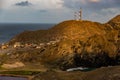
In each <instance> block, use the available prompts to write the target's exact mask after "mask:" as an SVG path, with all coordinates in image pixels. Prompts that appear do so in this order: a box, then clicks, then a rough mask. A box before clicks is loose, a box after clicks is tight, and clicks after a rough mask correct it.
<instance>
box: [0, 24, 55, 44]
mask: <svg viewBox="0 0 120 80" xmlns="http://www.w3.org/2000/svg"><path fill="white" fill-rule="evenodd" d="M54 25H55V24H32V23H30V24H28V23H0V44H1V43H4V42H7V41H9V40H10V39H11V38H13V37H14V36H15V35H17V34H19V33H22V32H23V31H34V30H40V29H42V30H44V29H49V28H51V27H53V26H54Z"/></svg>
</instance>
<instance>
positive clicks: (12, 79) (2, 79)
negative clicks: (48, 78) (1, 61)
mask: <svg viewBox="0 0 120 80" xmlns="http://www.w3.org/2000/svg"><path fill="white" fill-rule="evenodd" d="M0 80H28V79H27V78H22V77H7V76H0Z"/></svg>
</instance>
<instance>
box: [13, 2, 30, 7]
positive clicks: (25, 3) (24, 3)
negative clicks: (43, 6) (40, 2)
mask: <svg viewBox="0 0 120 80" xmlns="http://www.w3.org/2000/svg"><path fill="white" fill-rule="evenodd" d="M15 5H16V6H30V5H32V4H31V3H30V2H28V1H22V2H18V3H16V4H15Z"/></svg>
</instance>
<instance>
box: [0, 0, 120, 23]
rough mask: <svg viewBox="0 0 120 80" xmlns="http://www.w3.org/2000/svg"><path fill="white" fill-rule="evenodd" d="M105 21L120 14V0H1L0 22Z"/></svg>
mask: <svg viewBox="0 0 120 80" xmlns="http://www.w3.org/2000/svg"><path fill="white" fill-rule="evenodd" d="M80 8H82V10H83V12H82V13H83V15H82V19H84V20H91V21H95V22H101V23H105V22H107V21H109V20H110V19H111V18H113V17H115V16H117V15H119V14H120V0H0V23H59V22H62V21H64V20H71V19H74V12H75V11H79V9H80Z"/></svg>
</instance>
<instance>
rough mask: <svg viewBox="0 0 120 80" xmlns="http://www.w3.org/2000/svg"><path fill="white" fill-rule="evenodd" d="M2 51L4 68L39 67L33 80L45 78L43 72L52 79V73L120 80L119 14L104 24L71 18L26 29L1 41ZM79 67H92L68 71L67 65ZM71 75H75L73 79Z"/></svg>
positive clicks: (82, 79) (77, 78)
mask: <svg viewBox="0 0 120 80" xmlns="http://www.w3.org/2000/svg"><path fill="white" fill-rule="evenodd" d="M0 51H1V54H0V59H1V60H0V67H1V70H3V71H4V70H5V71H6V70H12V71H14V70H17V71H20V70H25V71H33V72H34V71H38V72H39V73H35V75H34V74H33V75H34V78H33V79H32V80H38V79H45V80H46V78H45V77H40V75H42V76H44V75H43V74H42V73H40V72H43V73H45V75H47V76H49V77H50V79H47V80H53V78H52V77H51V76H50V75H52V74H53V75H55V76H54V77H55V80H56V79H58V80H101V79H103V77H104V76H106V77H105V79H104V80H119V79H120V76H119V75H120V71H119V69H120V66H119V65H120V15H117V16H116V17H114V18H113V19H111V20H110V21H108V22H107V23H104V24H102V23H98V22H92V21H87V20H68V21H63V22H61V23H59V24H57V25H55V26H53V27H52V28H50V29H48V30H37V31H25V32H23V33H20V34H18V35H16V36H15V37H13V38H12V39H11V40H10V41H9V42H7V43H5V44H3V45H1V49H0ZM78 67H81V68H79V69H80V70H82V69H87V68H89V69H93V70H92V71H88V73H81V72H73V73H71V74H70V73H66V71H67V70H68V69H70V68H78ZM103 67H104V68H103ZM94 69H96V70H94ZM104 70H106V73H107V74H104ZM109 70H111V73H113V74H110V73H109ZM116 71H117V72H116ZM60 73H62V74H68V75H64V76H63V75H62V74H60ZM36 74H38V75H37V76H36ZM81 74H82V75H83V76H82V75H81ZM108 74H109V75H110V76H111V77H109V75H108ZM115 74H116V76H115ZM71 75H74V76H75V77H73V79H70V78H69V77H70V76H71ZM90 75H96V77H90ZM100 75H101V76H100ZM97 76H99V77H98V79H97ZM62 77H65V78H62ZM114 78H115V79H114Z"/></svg>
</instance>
